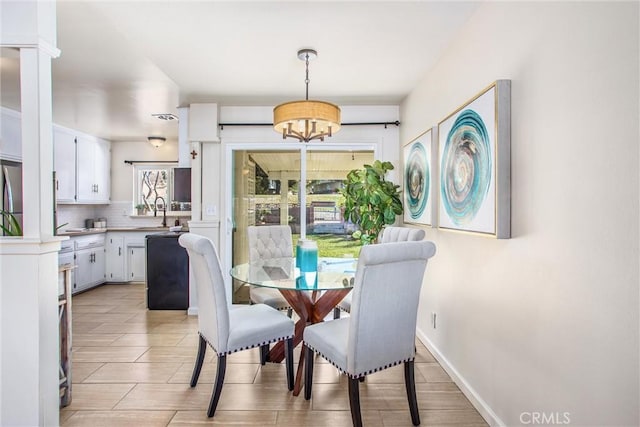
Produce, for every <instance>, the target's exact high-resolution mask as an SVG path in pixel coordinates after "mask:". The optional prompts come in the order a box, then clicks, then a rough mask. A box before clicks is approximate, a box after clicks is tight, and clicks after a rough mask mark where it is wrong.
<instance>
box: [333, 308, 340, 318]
mask: <svg viewBox="0 0 640 427" xmlns="http://www.w3.org/2000/svg"><path fill="white" fill-rule="evenodd" d="M339 318H340V309H339V308H338V307H336V308H334V309H333V319H334V320H335V319H339Z"/></svg>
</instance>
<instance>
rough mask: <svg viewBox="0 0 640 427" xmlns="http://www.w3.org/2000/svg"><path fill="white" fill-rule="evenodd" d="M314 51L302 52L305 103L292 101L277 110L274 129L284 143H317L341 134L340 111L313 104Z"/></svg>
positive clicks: (316, 53)
mask: <svg viewBox="0 0 640 427" xmlns="http://www.w3.org/2000/svg"><path fill="white" fill-rule="evenodd" d="M317 56H318V52H316V51H315V50H313V49H301V50H299V51H298V58H299V59H300V60H302V61H305V66H306V78H305V80H304V83H305V85H306V87H307V91H306V97H305V99H304V101H291V102H285V103H284V104H280V105H278V106H277V107H275V108H274V109H273V128H274V129H275V131H276V132H278V133H281V134H282V139H287V137H290V138H296V139H297V140H298V141H300V142H309V141H311V140H313V139H319V140H320V141H324V137H325V136H328V137H331V136H332V135H333V134H334V133H336V132H338V131H339V130H340V108H339V107H338V106H337V105H334V104H331V103H329V102H324V101H313V100H311V101H310V100H309V61H310V60H312V59H314V58H316V57H317Z"/></svg>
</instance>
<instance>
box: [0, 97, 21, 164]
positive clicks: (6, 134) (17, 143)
mask: <svg viewBox="0 0 640 427" xmlns="http://www.w3.org/2000/svg"><path fill="white" fill-rule="evenodd" d="M20 126H21V122H20V113H19V112H17V111H13V110H9V109H8V108H0V158H2V159H5V160H12V161H14V162H20V161H22V128H21V127H20Z"/></svg>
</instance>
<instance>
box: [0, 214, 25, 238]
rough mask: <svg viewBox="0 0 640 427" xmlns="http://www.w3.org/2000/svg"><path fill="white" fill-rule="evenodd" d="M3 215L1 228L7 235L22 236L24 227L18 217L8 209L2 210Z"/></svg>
mask: <svg viewBox="0 0 640 427" xmlns="http://www.w3.org/2000/svg"><path fill="white" fill-rule="evenodd" d="M0 215H2V222H1V223H0V229H2V231H4V235H5V236H22V228H21V227H20V223H19V222H18V220H17V219H16V217H15V216H14V215H13V214H12V213H11V212H7V211H4V210H2V211H0Z"/></svg>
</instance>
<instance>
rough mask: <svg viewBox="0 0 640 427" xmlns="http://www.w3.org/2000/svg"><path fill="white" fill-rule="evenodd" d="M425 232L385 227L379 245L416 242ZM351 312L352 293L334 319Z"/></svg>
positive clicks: (337, 309)
mask: <svg viewBox="0 0 640 427" xmlns="http://www.w3.org/2000/svg"><path fill="white" fill-rule="evenodd" d="M425 234H426V233H425V231H424V230H423V229H421V228H409V227H385V228H383V229H382V232H381V233H380V236H378V242H379V243H393V242H415V241H420V240H422V239H424V236H425ZM341 310H342V311H346V312H347V313H349V312H351V293H349V294H347V296H345V297H344V298H343V299H342V301H340V302H339V303H338V306H337V307H336V308H334V309H333V318H334V319H339V318H340V311H341Z"/></svg>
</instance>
